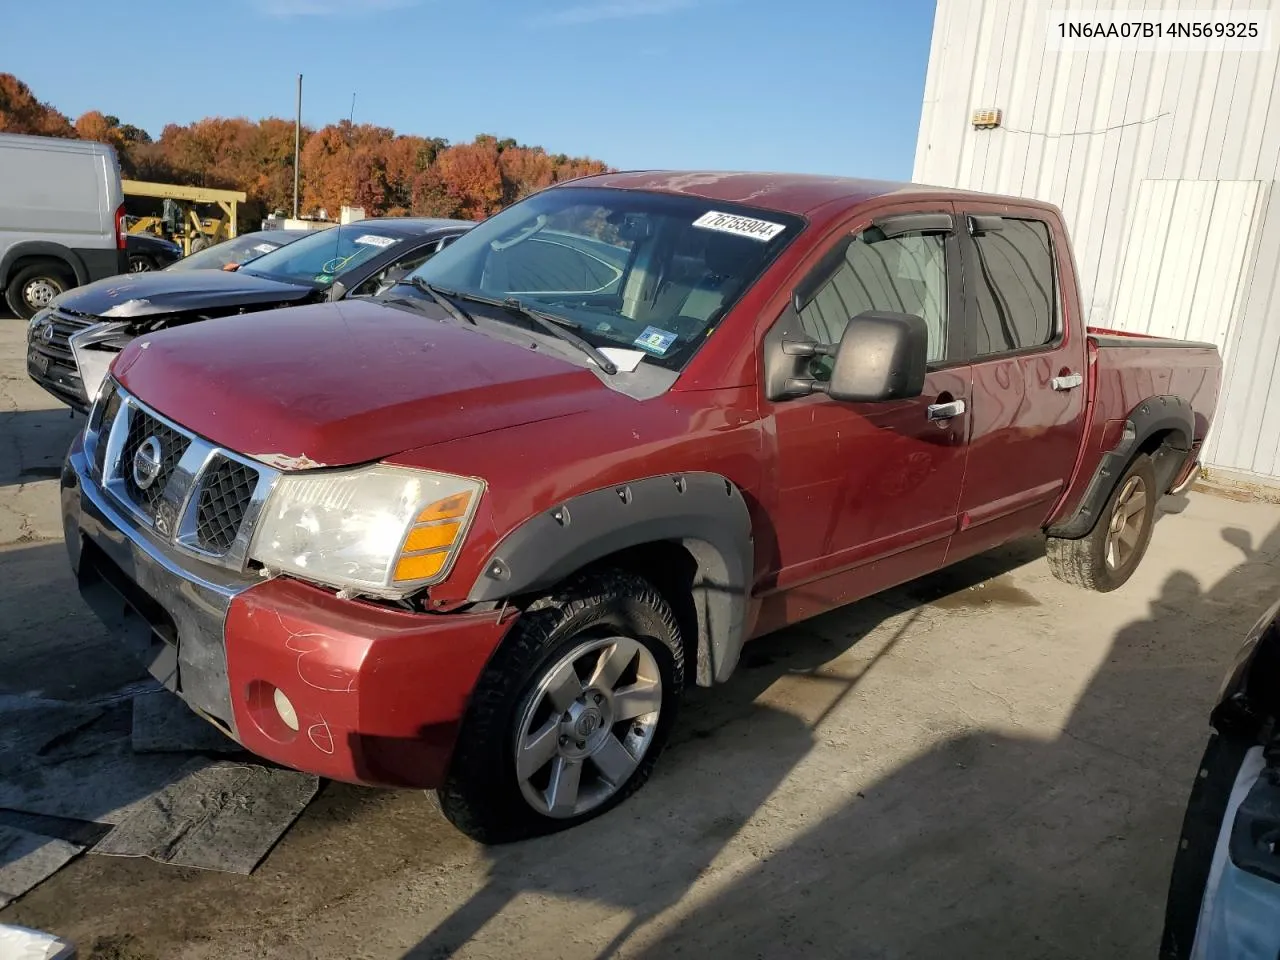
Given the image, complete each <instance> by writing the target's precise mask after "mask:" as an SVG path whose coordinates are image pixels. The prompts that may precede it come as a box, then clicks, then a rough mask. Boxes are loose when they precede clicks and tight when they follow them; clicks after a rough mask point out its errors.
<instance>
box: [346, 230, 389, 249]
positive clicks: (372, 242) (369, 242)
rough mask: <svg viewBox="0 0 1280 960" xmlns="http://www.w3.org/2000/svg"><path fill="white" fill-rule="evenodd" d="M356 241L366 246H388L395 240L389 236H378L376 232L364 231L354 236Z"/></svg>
mask: <svg viewBox="0 0 1280 960" xmlns="http://www.w3.org/2000/svg"><path fill="white" fill-rule="evenodd" d="M355 242H356V243H363V244H364V245H365V246H368V247H389V246H391V245H392V244H393V243H395V240H393V239H392V238H391V237H380V236H378V235H377V234H376V233H366V234H365V235H364V236H361V237H356V239H355Z"/></svg>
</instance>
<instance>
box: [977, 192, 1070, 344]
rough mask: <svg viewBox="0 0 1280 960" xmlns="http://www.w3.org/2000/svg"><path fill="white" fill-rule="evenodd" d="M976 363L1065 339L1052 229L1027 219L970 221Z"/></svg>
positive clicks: (1002, 218)
mask: <svg viewBox="0 0 1280 960" xmlns="http://www.w3.org/2000/svg"><path fill="white" fill-rule="evenodd" d="M966 222H967V224H968V232H969V240H968V244H967V247H966V253H967V260H968V271H967V277H966V279H967V281H968V286H969V288H970V289H971V290H972V291H973V294H972V299H971V304H972V307H971V314H972V323H971V328H972V329H971V333H970V336H971V337H972V341H973V342H972V351H973V354H974V357H975V358H982V357H990V356H996V355H999V354H1005V353H1017V352H1020V351H1024V350H1034V349H1036V348H1037V347H1043V346H1047V345H1050V344H1053V343H1055V342H1057V340H1058V339H1059V337H1060V335H1061V318H1060V316H1059V309H1058V296H1057V271H1056V270H1055V268H1054V248H1053V239H1052V234H1051V232H1050V230H1049V225H1048V224H1047V223H1045V222H1044V221H1043V220H1038V219H1035V218H1032V217H1024V216H1021V215H1012V216H998V217H997V216H991V217H988V216H982V215H976V216H974V215H971V216H968V217H967V218H966Z"/></svg>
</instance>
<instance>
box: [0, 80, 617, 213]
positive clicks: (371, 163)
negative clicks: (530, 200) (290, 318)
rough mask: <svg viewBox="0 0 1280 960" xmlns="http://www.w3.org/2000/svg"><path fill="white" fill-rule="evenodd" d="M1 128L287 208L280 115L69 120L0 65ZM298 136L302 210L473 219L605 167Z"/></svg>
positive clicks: (517, 148)
mask: <svg viewBox="0 0 1280 960" xmlns="http://www.w3.org/2000/svg"><path fill="white" fill-rule="evenodd" d="M0 131H5V132H11V133H31V134H37V135H44V136H60V137H71V138H79V139H84V140H97V141H100V142H102V143H107V144H110V145H111V146H112V147H114V148H115V150H116V153H117V155H118V156H119V158H120V165H121V169H122V170H123V172H124V174H125V176H127V177H132V178H135V179H139V180H154V181H158V182H161V183H179V184H184V185H190V186H205V187H222V188H228V189H234V190H243V191H244V192H245V193H246V194H247V195H248V197H249V200H250V201H251V202H255V203H257V204H260V205H261V207H262V209H263V211H264V212H270V211H275V210H288V209H290V208H291V207H292V202H293V148H294V127H293V122H292V121H290V120H285V119H281V118H278V117H268V118H266V119H263V120H258V121H252V120H249V119H247V118H245V117H206V118H205V119H203V120H197V121H195V122H194V123H189V124H168V125H167V126H166V127H165V128H164V130H163V131H161V134H160V136H159V137H158V138H156V139H154V140H153V139H152V137H151V136H150V135H149V134H148V133H147V131H146V130H143V129H142V128H141V127H137V126H134V125H132V124H129V123H123V122H121V120H120V118H119V117H116V116H113V115H111V114H106V113H103V112H101V111H98V110H90V111H89V112H87V113H85V114H83V115H81V116H80V117H79V118H78V119H77V120H76V122H75V124H74V125H72V124H71V122H70V121H69V120H68V119H67V118H66V117H65V116H63V115H62V114H61V113H59V112H58V111H57V110H55V109H54V108H53V107H51V106H50V105H48V104H45V103H41V102H40V101H38V100H37V99H36V97H35V95H34V94H33V93H32V92H31V90H30V88H29V87H27V85H26V84H24V83H23V82H22V81H20V80H19V79H18V78H17V77H15V76H13V75H12V74H0ZM302 139H303V144H304V146H303V149H302V176H301V185H302V206H303V208H304V212H307V213H315V212H318V211H320V210H324V211H325V212H326V213H327V214H328V215H329V216H331V217H336V216H337V215H338V212H339V210H340V209H341V208H342V206H344V205H352V206H360V207H364V209H365V211H366V213H367V214H368V215H369V216H380V215H392V216H397V215H402V214H405V213H413V214H416V215H419V216H437V217H469V218H473V219H479V218H482V217H486V216H489V215H490V214H493V213H496V212H497V211H498V210H500V209H502V208H503V207H504V206H507V205H508V204H511V203H514V202H516V201H517V200H520V199H522V198H523V197H526V196H528V195H529V194H531V193H535V192H537V191H538V190H542V189H544V188H546V187H548V186H550V185H551V184H553V183H557V182H559V181H562V180H566V179H570V178H572V177H577V176H583V175H585V174H588V173H600V172H603V171H604V170H606V169H607V168H606V167H605V166H604V164H602V163H600V162H598V161H595V160H589V159H585V158H570V157H567V156H564V155H562V154H557V155H551V154H548V153H547V151H546V150H544V149H543V148H541V147H530V146H522V145H520V144H518V143H517V142H516V141H515V140H513V139H510V138H502V139H499V138H498V137H495V136H492V135H489V134H483V135H481V136H478V137H476V139H475V141H474V142H472V143H463V144H456V145H452V146H451V145H450V144H449V143H448V141H446V140H443V139H441V138H438V137H420V136H413V135H398V134H396V132H395V131H394V130H391V129H389V128H387V127H379V126H374V125H372V124H352V123H350V122H349V121H345V120H344V121H341V122H339V123H335V124H330V125H328V126H325V127H322V128H321V129H319V130H314V131H313V130H309V129H306V128H304V129H303V130H302Z"/></svg>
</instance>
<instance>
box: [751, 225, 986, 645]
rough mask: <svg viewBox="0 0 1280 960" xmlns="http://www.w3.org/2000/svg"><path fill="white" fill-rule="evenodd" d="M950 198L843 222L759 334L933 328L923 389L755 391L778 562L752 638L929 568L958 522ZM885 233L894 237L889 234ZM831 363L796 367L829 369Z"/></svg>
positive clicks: (957, 332)
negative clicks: (770, 471)
mask: <svg viewBox="0 0 1280 960" xmlns="http://www.w3.org/2000/svg"><path fill="white" fill-rule="evenodd" d="M955 222H956V221H955V218H954V216H953V209H952V206H951V204H948V203H930V204H921V203H916V204H903V205H898V206H894V207H891V208H887V209H881V210H877V211H875V212H874V213H873V214H872V215H870V216H865V215H864V216H862V217H859V218H857V219H855V220H852V221H850V222H849V223H848V224H846V225H845V227H844V228H843V229H842V230H840V231H839V232H838V233H836V234H835V235H833V236H832V237H831V239H830V240H829V241H828V242H827V244H826V245H825V246H824V247H823V248H822V249H821V250H819V251H818V252H817V253H816V254H815V257H814V261H813V264H812V266H811V267H810V269H809V271H808V274H807V276H806V277H805V278H804V279H803V280H802V281H801V282H800V283H799V284H797V286H796V300H797V301H798V304H799V310H798V311H797V310H796V309H795V305H794V304H793V306H791V307H788V308H787V309H786V310H785V311H784V312H783V314H782V316H781V317H779V318H778V320H777V321H776V322H775V323H774V324H773V326H772V327H771V328H770V329H769V331H768V333H767V334H766V336H765V350H766V351H768V349H769V346H770V344H771V343H772V341H773V340H775V339H777V338H779V337H782V338H785V339H788V340H792V339H794V340H803V339H812V340H816V341H819V342H821V343H835V342H838V341H839V339H840V336H841V334H842V333H843V331H844V328H845V326H846V324H847V323H848V321H849V319H850V318H851V317H853V316H855V315H857V314H859V313H862V312H864V311H867V310H887V311H893V312H900V313H910V314H914V315H917V316H921V317H923V318H924V320H925V323H926V325H927V326H928V329H929V367H928V373H927V375H926V379H925V389H924V394H923V395H922V396H920V397H917V398H913V399H909V400H898V401H888V402H884V403H843V402H840V401H837V400H832V399H831V398H830V397H827V396H826V395H824V394H821V393H815V394H813V395H810V396H805V397H795V398H791V399H786V400H779V401H770V400H768V399H767V397H762V400H761V404H762V408H761V412H762V414H763V415H764V416H765V417H766V418H768V419H769V420H770V421H771V432H772V434H773V437H774V443H775V444H776V453H775V460H774V462H775V464H776V475H775V477H776V484H777V491H776V502H775V504H774V505H773V507H772V509H771V510H770V516H771V519H772V521H773V523H772V528H773V530H772V532H773V535H774V537H776V551H777V552H776V557H775V560H774V566H773V569H772V571H770V573H771V576H770V577H769V581H771V582H766V584H764V587H765V593H766V602H765V605H764V607H763V609H762V611H761V621H760V625H759V627H758V629H757V632H758V633H763V632H766V631H767V630H769V629H772V628H773V627H775V626H778V625H780V624H783V623H789V622H795V621H796V620H799V619H803V618H804V617H808V616H812V615H814V614H815V613H820V612H822V611H823V610H826V609H830V608H832V607H835V606H838V605H840V604H843V603H847V602H849V601H851V600H854V599H857V598H858V597H861V596H866V595H868V594H871V593H874V592H876V591H878V590H881V589H883V588H885V587H887V586H891V585H893V584H895V583H901V582H902V581H904V580H909V579H911V578H913V577H916V576H919V575H920V574H922V573H925V572H927V571H929V570H933V569H936V568H937V567H938V566H940V565H941V564H942V562H943V558H944V557H945V555H946V551H947V546H948V543H949V541H950V538H951V535H952V532H953V531H954V530H955V526H956V508H957V503H958V501H959V498H960V491H961V484H962V481H963V477H964V458H965V441H966V436H967V431H968V415H967V413H966V411H965V405H966V403H967V401H968V397H969V368H968V365H967V363H966V362H965V359H964V330H965V327H964V323H963V317H962V313H963V311H962V300H961V295H960V291H961V283H960V280H961V271H960V265H961V258H960V252H959V246H958V240H957V237H956V230H955ZM886 233H887V234H889V235H888V236H886ZM829 364H830V359H829V358H823V359H818V360H816V361H812V362H811V363H810V365H809V369H808V371H807V372H806V373H804V374H802V375H807V376H812V377H815V378H817V379H819V380H822V379H825V378H826V377H827V376H829V374H830V370H829Z"/></svg>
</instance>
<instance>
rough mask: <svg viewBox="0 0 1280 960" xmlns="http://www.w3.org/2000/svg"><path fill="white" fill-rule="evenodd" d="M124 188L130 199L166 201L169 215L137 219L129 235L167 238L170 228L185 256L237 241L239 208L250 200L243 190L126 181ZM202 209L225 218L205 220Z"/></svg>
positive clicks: (217, 217) (132, 224) (123, 183)
mask: <svg viewBox="0 0 1280 960" xmlns="http://www.w3.org/2000/svg"><path fill="white" fill-rule="evenodd" d="M121 185H122V186H123V187H124V195H125V196H126V197H145V198H147V199H150V200H163V201H166V203H165V207H166V214H168V215H166V216H160V217H137V218H133V219H132V222H131V223H130V225H129V232H130V233H155V234H158V235H163V234H164V232H165V228H166V227H168V228H169V230H170V231H171V232H173V234H174V236H173V239H174V240H175V241H176V242H178V243H180V244H181V245H182V252H183V255H184V256H185V255H187V254H190V253H193V252H195V251H196V250H203V249H204V248H205V247H207V246H209V245H210V244H214V243H217V242H218V241H220V240H229V239H230V238H231V237H234V236H235V235H236V232H237V218H236V204H239V203H244V202H245V200H246V199H247V197H246V196H245V194H244V193H243V192H242V191H240V190H216V189H214V188H212V187H184V186H181V185H179V184H176V183H149V182H148V181H146V180H124V181H121ZM200 206H204V207H206V208H207V207H209V206H214V207H217V208H218V209H219V210H220V211H221V212H222V214H223V215H222V216H214V217H202V216H201V215H200V212H199V210H198V209H197V207H200Z"/></svg>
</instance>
